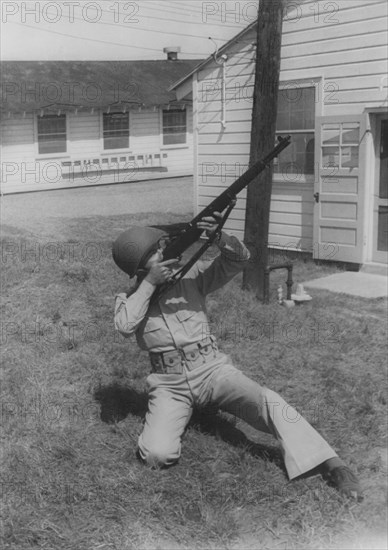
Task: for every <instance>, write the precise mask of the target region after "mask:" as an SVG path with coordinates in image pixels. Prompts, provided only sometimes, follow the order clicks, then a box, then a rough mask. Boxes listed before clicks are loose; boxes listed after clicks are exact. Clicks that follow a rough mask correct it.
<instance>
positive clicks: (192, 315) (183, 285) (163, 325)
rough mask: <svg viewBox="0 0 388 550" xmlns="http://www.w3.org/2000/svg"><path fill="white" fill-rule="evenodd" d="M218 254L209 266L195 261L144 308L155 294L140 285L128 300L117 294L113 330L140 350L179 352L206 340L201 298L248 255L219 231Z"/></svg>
mask: <svg viewBox="0 0 388 550" xmlns="http://www.w3.org/2000/svg"><path fill="white" fill-rule="evenodd" d="M218 247H219V249H220V251H221V253H220V254H219V255H218V256H217V257H216V258H215V259H214V260H213V261H211V262H201V261H199V262H197V263H196V264H195V265H194V266H193V267H192V268H191V269H190V271H189V272H188V273H187V274H186V275H185V276H184V277H183V278H182V279H181V280H180V281H179V282H178V283H176V284H175V285H174V286H173V287H172V288H170V289H169V290H168V291H167V292H166V293H165V294H163V295H162V296H161V297H160V299H159V300H158V301H155V302H153V303H151V304H150V300H151V297H152V295H153V293H154V290H155V288H156V287H155V285H152V284H151V283H149V282H148V281H147V280H145V279H144V280H143V281H142V282H141V283H140V285H139V286H138V287H137V288H136V290H135V291H134V292H133V293H132V294H130V295H129V296H128V297H127V295H126V294H124V293H122V294H118V295H117V296H116V304H115V318H114V321H115V327H116V329H117V330H118V331H119V332H120V333H121V334H123V335H124V336H130V335H131V334H134V333H135V334H136V338H137V342H138V344H139V346H140V348H141V349H143V350H146V351H148V352H165V351H170V350H173V349H181V348H184V347H185V346H187V345H189V344H193V343H196V342H200V341H201V340H203V339H205V338H207V337H209V321H208V317H207V313H206V305H205V298H206V295H207V294H209V293H210V292H213V291H214V290H217V289H218V288H220V287H222V286H223V285H224V284H226V283H227V282H228V281H230V280H231V279H232V278H233V277H234V276H235V275H236V274H237V273H238V272H239V271H241V270H242V269H243V267H244V266H245V265H246V262H247V261H248V260H249V251H248V249H247V248H246V247H245V246H244V244H243V243H241V242H240V241H239V240H238V239H237V238H236V237H234V236H231V235H227V234H226V233H224V232H222V234H221V238H220V240H219V242H218Z"/></svg>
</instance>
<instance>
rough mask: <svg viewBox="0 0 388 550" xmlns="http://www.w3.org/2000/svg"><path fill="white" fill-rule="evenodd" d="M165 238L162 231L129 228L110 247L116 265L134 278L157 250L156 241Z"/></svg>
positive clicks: (151, 228) (148, 228) (149, 228)
mask: <svg viewBox="0 0 388 550" xmlns="http://www.w3.org/2000/svg"><path fill="white" fill-rule="evenodd" d="M163 236H166V233H165V232H164V231H161V230H160V229H155V228H153V227H131V228H130V229H127V230H126V231H124V232H123V233H121V235H119V236H118V237H117V239H116V240H115V241H114V243H113V246H112V255H113V259H114V261H115V263H116V265H117V266H118V267H119V268H120V269H122V270H123V271H124V272H125V273H127V274H128V275H129V276H130V277H134V275H136V272H137V270H138V269H141V268H144V267H145V265H146V263H147V261H148V259H149V258H150V256H152V254H154V253H155V252H156V251H157V250H158V241H159V240H160V239H161V238H162V237H163Z"/></svg>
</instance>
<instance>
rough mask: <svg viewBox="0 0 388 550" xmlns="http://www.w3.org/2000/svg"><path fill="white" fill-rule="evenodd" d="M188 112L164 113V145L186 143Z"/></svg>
mask: <svg viewBox="0 0 388 550" xmlns="http://www.w3.org/2000/svg"><path fill="white" fill-rule="evenodd" d="M186 130H187V127H186V110H183V111H182V109H170V110H169V111H167V110H165V111H163V145H175V144H178V143H186Z"/></svg>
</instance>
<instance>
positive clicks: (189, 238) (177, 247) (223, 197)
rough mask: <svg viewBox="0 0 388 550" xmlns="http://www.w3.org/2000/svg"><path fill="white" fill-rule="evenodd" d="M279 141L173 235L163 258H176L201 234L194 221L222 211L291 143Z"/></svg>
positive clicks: (289, 138) (284, 139) (288, 137)
mask: <svg viewBox="0 0 388 550" xmlns="http://www.w3.org/2000/svg"><path fill="white" fill-rule="evenodd" d="M278 140H279V143H278V145H276V147H275V148H274V149H273V150H272V151H271V152H270V153H269V154H268V155H267V156H266V157H264V158H263V159H262V160H258V161H257V162H255V164H253V165H252V166H251V167H250V168H248V170H247V171H246V172H244V173H243V174H242V175H241V176H240V177H239V178H238V179H237V180H236V181H235V182H233V183H232V185H230V186H229V187H228V188H227V189H225V190H224V191H223V192H222V193H221V194H220V195H219V196H218V197H216V198H215V199H214V200H213V201H212V202H211V203H210V204H209V205H208V206H206V208H204V209H203V210H202V211H201V212H199V213H198V214H197V215H196V216H195V217H194V218H193V219H192V220H191V222H189V223H188V224H187V225H186V227H185V228H184V229H183V230H182V231H181V232H180V234H179V235H178V236H176V237H173V238H172V239H171V241H170V243H169V244H167V246H166V248H165V249H164V250H163V260H170V259H172V258H178V257H179V256H181V254H182V253H183V252H184V251H185V250H187V248H189V247H190V246H191V245H192V244H194V243H195V242H196V241H197V240H198V239H199V237H200V236H201V234H202V233H203V230H202V229H198V228H197V227H196V223H197V222H198V221H199V220H201V219H202V218H204V217H206V216H211V215H212V214H213V213H214V212H223V211H224V210H225V208H226V207H227V206H229V205H230V203H231V201H233V200H234V198H235V197H236V195H237V194H238V193H240V191H242V190H243V189H244V188H245V187H247V186H248V185H249V183H250V182H251V181H252V180H253V179H255V177H256V176H258V174H260V172H262V171H263V170H265V168H267V167H268V166H269V163H270V162H271V161H272V160H273V159H274V158H275V157H277V156H278V155H279V153H281V152H282V151H283V149H285V148H286V147H288V145H289V144H290V143H291V136H287V137H285V138H278Z"/></svg>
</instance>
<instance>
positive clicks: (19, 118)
mask: <svg viewBox="0 0 388 550" xmlns="http://www.w3.org/2000/svg"><path fill="white" fill-rule="evenodd" d="M165 50H168V52H167V53H168V59H165V60H158V61H117V62H114V61H112V62H111V61H44V62H39V61H7V62H6V61H4V62H2V63H1V91H2V93H1V124H0V128H1V176H2V178H1V192H2V193H16V192H24V191H38V190H43V189H45V190H46V189H56V188H64V187H78V186H85V185H98V184H106V183H121V182H128V181H136V180H144V179H150V178H163V177H174V176H186V175H192V173H193V142H192V107H191V102H190V101H186V100H185V99H182V100H180V101H177V100H176V96H175V92H171V91H168V88H169V87H170V86H171V84H172V83H173V82H175V81H176V80H177V79H179V78H181V77H182V76H183V75H184V74H187V73H188V72H189V71H191V70H192V69H193V68H194V67H195V66H196V65H197V64H198V62H199V60H180V59H178V58H177V53H176V49H174V48H165Z"/></svg>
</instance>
